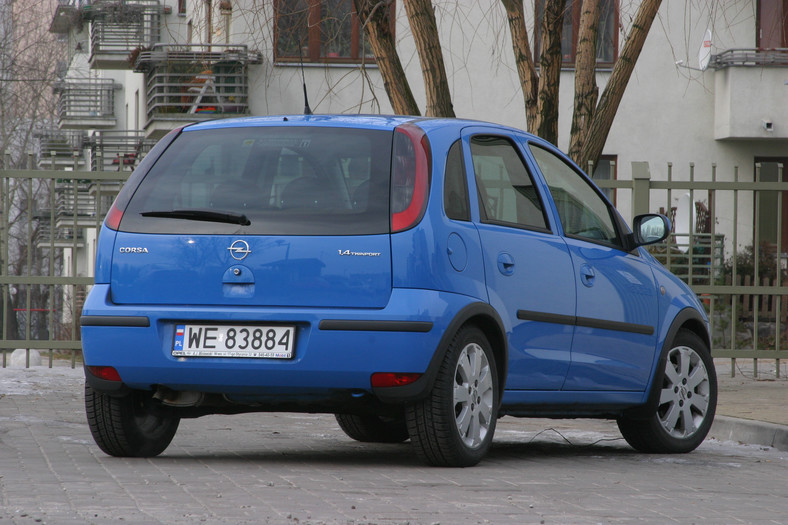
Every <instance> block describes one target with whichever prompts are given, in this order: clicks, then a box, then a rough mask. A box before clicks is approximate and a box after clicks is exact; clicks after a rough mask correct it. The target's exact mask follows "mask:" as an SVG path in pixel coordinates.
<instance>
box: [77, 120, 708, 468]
mask: <svg viewBox="0 0 788 525" xmlns="http://www.w3.org/2000/svg"><path fill="white" fill-rule="evenodd" d="M669 230H670V224H669V222H668V220H667V218H665V217H663V216H661V215H643V216H639V217H636V218H635V219H634V224H633V230H630V229H629V228H628V227H627V226H626V224H625V223H624V221H623V220H622V219H621V217H620V215H619V214H618V213H617V212H616V211H615V209H614V208H613V206H612V205H611V204H610V202H608V200H607V199H606V198H605V197H604V195H603V194H602V193H601V192H600V191H599V189H597V188H596V187H595V186H594V184H593V183H592V182H591V181H590V180H589V179H588V177H587V176H586V175H584V174H583V173H582V171H581V170H580V169H578V168H577V166H575V165H574V164H573V163H572V162H571V161H570V160H568V159H567V157H566V156H565V155H563V154H562V153H561V152H560V151H558V150H557V149H556V148H555V147H553V146H552V145H550V144H548V143H546V142H545V141H543V140H540V139H539V138H537V137H535V136H533V135H530V134H527V133H525V132H523V131H519V130H516V129H512V128H508V127H503V126H500V125H495V124H489V123H484V122H476V121H466V120H457V119H423V118H413V117H389V116H318V115H311V116H304V115H295V116H278V117H260V118H257V117H251V118H242V119H232V120H218V121H212V122H206V123H200V124H195V125H190V126H186V127H184V128H181V129H178V130H175V131H173V132H171V133H170V134H169V135H167V136H166V137H165V138H163V139H162V140H161V141H160V142H159V143H158V144H157V145H156V147H155V148H154V149H153V151H151V153H150V154H148V155H147V156H146V157H145V159H144V160H143V161H142V162H141V163H140V165H139V167H138V168H137V169H136V170H135V171H134V173H133V174H132V176H131V178H130V179H129V181H128V183H127V184H126V185H125V186H124V188H123V190H122V191H121V192H120V194H119V195H118V197H117V199H116V201H115V203H114V204H113V206H112V209H111V211H110V212H109V214H108V215H107V217H106V220H105V223H104V227H103V228H102V230H101V234H100V237H99V242H98V250H97V252H98V253H97V261H96V278H95V286H94V287H93V288H92V289H91V291H90V294H89V296H88V298H87V301H86V303H85V306H84V309H83V312H82V318H81V325H82V341H83V349H84V360H85V372H86V386H85V404H86V411H87V418H88V422H89V425H90V429H91V432H92V434H93V437H94V438H95V440H96V443H97V444H98V445H99V447H100V448H101V449H102V450H103V451H104V452H106V453H107V454H110V455H113V456H155V455H157V454H159V453H161V452H163V451H164V450H165V449H166V448H167V446H168V445H169V444H170V442H171V440H172V438H173V436H174V435H175V432H176V430H177V427H178V424H179V421H180V419H181V418H192V417H199V416H202V415H206V414H237V413H242V412H256V411H297V412H324V413H333V414H336V419H337V421H338V423H339V425H340V427H341V428H342V430H343V431H344V432H345V433H347V435H348V436H350V437H351V438H353V439H356V440H359V441H365V442H400V441H406V440H408V439H409V440H410V441H411V442H412V443H413V446H414V448H415V451H416V453H417V454H418V455H419V457H420V458H421V459H423V460H424V461H426V462H427V463H429V464H433V465H444V466H470V465H473V464H476V463H477V462H479V461H480V460H481V459H482V458H483V456H484V455H485V453H486V452H487V451H488V449H489V448H490V444H491V441H492V439H493V434H494V432H495V426H496V421H497V419H498V418H500V417H502V416H505V415H510V416H517V417H528V416H539V417H557V418H580V417H582V418H586V417H587V418H609V419H615V420H616V421H617V422H618V425H619V428H620V429H621V432H622V434H623V436H624V438H626V440H627V441H628V442H629V443H630V444H631V445H632V446H633V447H634V448H636V449H638V450H641V451H648V452H688V451H690V450H693V449H695V448H696V447H697V446H698V445H699V444H700V443H701V441H702V440H703V439H704V438H705V436H706V434H707V432H708V430H709V427H710V426H711V423H712V420H713V418H714V412H715V407H716V399H717V385H716V376H715V371H714V366H713V362H712V360H711V355H710V350H709V348H710V338H709V323H708V319H707V317H706V314H705V313H704V309H703V307H702V305H701V304H700V303H699V301H698V299H697V297H696V296H695V294H693V292H692V291H691V290H690V289H689V288H688V287H687V286H686V285H684V284H683V283H682V282H681V281H679V280H678V279H677V278H675V277H674V276H673V275H671V274H670V273H669V272H668V271H667V270H665V269H664V268H663V267H662V266H661V265H660V264H659V263H658V262H657V261H656V260H655V259H654V258H652V257H651V256H650V255H649V253H648V252H647V251H646V250H645V249H644V248H643V247H642V246H644V245H647V244H650V243H654V242H658V241H661V240H663V239H664V238H665V237H666V236H667V235H668V233H669Z"/></svg>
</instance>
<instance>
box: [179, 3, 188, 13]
mask: <svg viewBox="0 0 788 525" xmlns="http://www.w3.org/2000/svg"><path fill="white" fill-rule="evenodd" d="M178 14H179V15H185V14H186V0H178Z"/></svg>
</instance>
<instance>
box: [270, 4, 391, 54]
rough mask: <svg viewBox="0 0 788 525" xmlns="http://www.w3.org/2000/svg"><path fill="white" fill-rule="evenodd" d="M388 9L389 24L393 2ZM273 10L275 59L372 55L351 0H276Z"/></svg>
mask: <svg viewBox="0 0 788 525" xmlns="http://www.w3.org/2000/svg"><path fill="white" fill-rule="evenodd" d="M391 10H392V11H391V13H392V16H391V19H392V25H393V20H394V16H393V14H394V5H393V2H392V5H391ZM275 13H276V23H275V32H276V34H275V39H276V48H275V56H274V60H276V61H278V62H298V61H299V60H303V61H304V62H345V63H347V62H361V61H362V60H364V61H367V62H370V61H374V59H375V56H374V54H373V53H372V50H371V48H370V46H369V44H368V42H367V41H366V38H365V36H366V35H365V34H364V30H363V28H362V27H361V24H360V22H359V18H358V15H356V10H355V8H354V6H353V0H278V1H277V2H276V10H275ZM392 30H393V28H392Z"/></svg>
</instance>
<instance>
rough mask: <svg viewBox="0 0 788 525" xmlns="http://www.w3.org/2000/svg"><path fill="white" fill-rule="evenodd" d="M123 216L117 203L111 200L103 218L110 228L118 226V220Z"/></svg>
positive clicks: (115, 228)
mask: <svg viewBox="0 0 788 525" xmlns="http://www.w3.org/2000/svg"><path fill="white" fill-rule="evenodd" d="M122 218H123V211H122V210H121V209H120V208H118V206H117V203H116V202H113V203H112V207H110V209H109V212H108V213H107V218H106V219H104V224H105V225H106V226H107V228H109V229H111V230H117V229H118V228H120V220H121V219H122Z"/></svg>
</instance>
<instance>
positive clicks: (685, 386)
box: [618, 329, 717, 453]
mask: <svg viewBox="0 0 788 525" xmlns="http://www.w3.org/2000/svg"><path fill="white" fill-rule="evenodd" d="M664 363H665V365H664V369H663V370H661V371H660V374H659V376H658V377H657V381H656V382H655V385H654V388H659V392H658V393H657V395H658V401H657V407H656V410H655V411H654V413H653V414H651V415H649V416H648V417H646V418H645V419H641V418H630V417H620V418H619V419H618V428H619V429H620V430H621V434H622V435H623V436H624V439H626V441H627V443H629V444H630V445H631V446H632V447H633V448H634V449H636V450H638V451H640V452H648V453H684V452H690V451H692V450H695V449H696V448H697V447H698V446H699V445H700V444H701V443H702V442H703V440H704V439H705V438H706V435H707V434H708V432H709V429H710V428H711V424H712V422H713V420H714V414H715V412H716V408H717V374H716V371H715V369H714V361H713V360H712V358H711V353H710V352H709V349H708V346H707V345H706V343H704V342H703V340H702V339H701V338H700V337H698V336H697V335H696V334H695V333H693V332H690V331H689V330H684V329H682V330H680V331H679V332H678V334H677V335H676V338H675V339H674V341H673V344H672V345H671V348H670V349H669V350H668V353H667V356H666V359H665V361H664Z"/></svg>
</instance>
